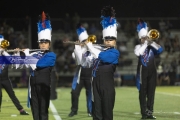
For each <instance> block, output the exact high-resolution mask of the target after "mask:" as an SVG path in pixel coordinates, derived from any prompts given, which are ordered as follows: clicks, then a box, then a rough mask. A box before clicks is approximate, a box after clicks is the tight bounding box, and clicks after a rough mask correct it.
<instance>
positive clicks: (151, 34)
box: [148, 29, 160, 40]
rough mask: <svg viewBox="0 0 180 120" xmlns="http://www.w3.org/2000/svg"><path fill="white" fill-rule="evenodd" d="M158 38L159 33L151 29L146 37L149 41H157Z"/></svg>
mask: <svg viewBox="0 0 180 120" xmlns="http://www.w3.org/2000/svg"><path fill="white" fill-rule="evenodd" d="M159 36H160V34H159V31H158V30H156V29H151V30H150V31H149V32H148V37H149V38H150V39H151V40H156V39H158V38H159Z"/></svg>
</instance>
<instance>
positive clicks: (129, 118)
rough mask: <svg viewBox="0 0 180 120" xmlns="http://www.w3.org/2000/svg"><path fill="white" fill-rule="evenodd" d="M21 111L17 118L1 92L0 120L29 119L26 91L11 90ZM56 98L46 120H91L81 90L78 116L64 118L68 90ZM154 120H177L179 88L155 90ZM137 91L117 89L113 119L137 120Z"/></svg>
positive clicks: (68, 103)
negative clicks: (24, 114)
mask: <svg viewBox="0 0 180 120" xmlns="http://www.w3.org/2000/svg"><path fill="white" fill-rule="evenodd" d="M14 90H15V94H16V96H17V97H18V98H19V100H20V102H21V104H22V105H23V107H24V109H25V110H26V111H27V112H28V113H29V114H30V115H28V116H22V115H19V111H18V110H17V109H16V108H15V106H14V105H13V103H12V101H11V100H10V98H9V96H8V95H7V93H6V92H5V91H4V90H3V99H2V107H1V112H0V120H33V119H32V113H31V109H30V108H27V106H26V103H27V89H23V88H19V89H14ZM57 92H58V99H56V100H52V101H51V103H52V104H51V105H50V107H49V120H92V117H88V115H87V108H86V98H85V90H84V89H83V90H82V91H81V95H80V98H79V110H78V115H76V116H74V117H68V114H69V112H70V107H71V93H70V92H71V88H62V87H60V88H58V89H57ZM154 115H155V116H156V117H157V120H180V86H171V87H166V86H162V87H159V86H158V87H157V88H156V95H155V104H154ZM140 118H141V115H140V108H139V101H138V91H137V89H136V87H117V88H116V101H115V106H114V120H140Z"/></svg>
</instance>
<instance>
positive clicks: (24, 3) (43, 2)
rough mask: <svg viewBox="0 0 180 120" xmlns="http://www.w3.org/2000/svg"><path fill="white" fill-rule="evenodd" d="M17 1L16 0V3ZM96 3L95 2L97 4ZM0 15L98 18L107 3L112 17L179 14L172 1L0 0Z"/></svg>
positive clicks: (175, 4) (176, 15) (2, 16)
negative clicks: (76, 14)
mask: <svg viewBox="0 0 180 120" xmlns="http://www.w3.org/2000/svg"><path fill="white" fill-rule="evenodd" d="M19 1H20V2H19ZM97 2H98V3H97ZM0 4H1V6H0V17H1V18H4V17H8V18H13V17H18V18H19V17H20V18H21V17H25V16H26V15H29V16H31V17H37V16H38V15H39V14H41V12H42V11H45V12H47V13H49V15H50V16H51V18H62V17H64V15H65V13H69V14H70V16H72V15H73V14H74V12H77V13H79V15H80V16H81V17H84V18H85V17H86V18H87V17H100V10H101V9H102V7H103V6H105V5H111V6H113V7H114V9H115V10H116V17H118V18H121V17H180V3H179V2H177V1H176V0H1V2H0Z"/></svg>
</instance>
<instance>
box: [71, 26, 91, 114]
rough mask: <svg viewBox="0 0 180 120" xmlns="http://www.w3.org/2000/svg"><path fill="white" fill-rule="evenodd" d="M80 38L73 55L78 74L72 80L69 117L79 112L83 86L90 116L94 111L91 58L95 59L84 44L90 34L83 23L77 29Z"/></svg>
mask: <svg viewBox="0 0 180 120" xmlns="http://www.w3.org/2000/svg"><path fill="white" fill-rule="evenodd" d="M76 32H77V34H78V38H79V43H81V44H80V45H75V49H74V52H73V54H72V55H73V57H74V58H75V59H76V62H77V65H78V66H77V70H76V74H75V76H74V78H73V82H72V91H71V104H72V106H71V112H70V114H69V117H72V116H74V115H76V114H77V111H78V102H79V95H80V92H81V89H82V88H83V86H84V87H85V89H86V101H87V112H88V116H91V112H92V101H91V78H92V76H91V75H92V74H91V73H92V63H91V61H90V59H93V56H92V55H91V54H90V52H89V51H88V50H87V47H86V46H85V45H84V44H83V43H84V41H86V40H87V39H88V34H87V31H86V30H85V28H83V27H82V25H81V24H79V25H78V27H77V30H76Z"/></svg>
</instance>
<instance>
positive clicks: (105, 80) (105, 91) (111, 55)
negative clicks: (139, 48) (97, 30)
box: [86, 6, 120, 120]
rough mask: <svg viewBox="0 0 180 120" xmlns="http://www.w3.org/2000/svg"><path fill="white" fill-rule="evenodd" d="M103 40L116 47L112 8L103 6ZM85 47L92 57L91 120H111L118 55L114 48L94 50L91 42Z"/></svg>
mask: <svg viewBox="0 0 180 120" xmlns="http://www.w3.org/2000/svg"><path fill="white" fill-rule="evenodd" d="M101 18H102V19H103V20H102V21H101V24H102V27H103V31H102V33H103V40H104V44H105V45H107V46H116V39H117V25H118V24H117V22H116V19H115V10H114V9H113V7H110V6H105V7H104V8H103V9H102V11H101ZM86 45H87V47H88V49H89V51H90V52H91V54H92V55H93V56H94V58H95V59H94V60H93V71H92V76H93V80H92V94H93V95H92V101H93V109H92V116H93V120H113V108H114V103H115V88H114V72H115V70H116V65H117V64H118V61H119V56H120V53H119V51H118V50H117V49H116V48H115V47H107V48H106V49H104V50H103V51H101V50H98V49H96V48H95V47H94V46H93V45H92V43H91V42H88V41H86Z"/></svg>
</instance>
